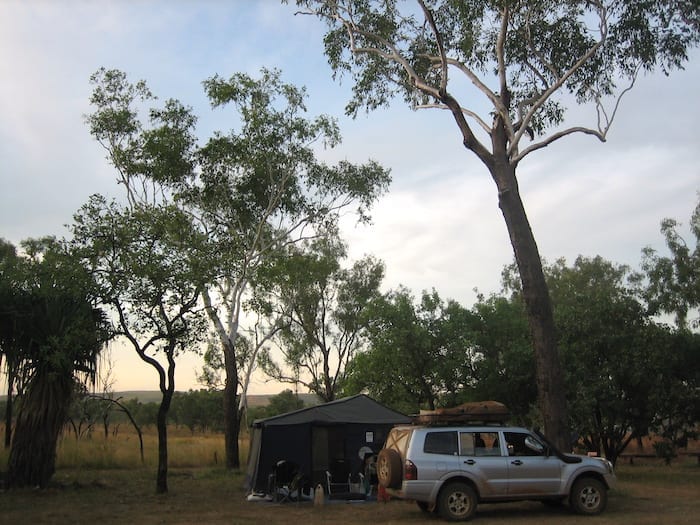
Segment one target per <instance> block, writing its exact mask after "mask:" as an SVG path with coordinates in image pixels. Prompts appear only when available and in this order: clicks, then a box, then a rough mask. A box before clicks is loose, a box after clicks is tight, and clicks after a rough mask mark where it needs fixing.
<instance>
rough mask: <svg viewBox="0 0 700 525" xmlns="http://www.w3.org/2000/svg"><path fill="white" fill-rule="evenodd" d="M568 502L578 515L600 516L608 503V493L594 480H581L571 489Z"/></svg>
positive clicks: (603, 486) (602, 485) (601, 484)
mask: <svg viewBox="0 0 700 525" xmlns="http://www.w3.org/2000/svg"><path fill="white" fill-rule="evenodd" d="M569 502H570V504H571V507H572V508H573V509H574V510H575V511H576V512H578V513H579V514H588V515H593V514H600V513H601V512H603V509H604V508H605V505H606V504H607V503H608V491H607V488H606V487H605V485H604V484H603V483H601V482H600V481H598V480H597V479H595V478H588V477H587V478H581V479H579V480H577V481H576V482H575V483H574V486H573V487H572V488H571V496H570V498H569Z"/></svg>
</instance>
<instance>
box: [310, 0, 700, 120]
mask: <svg viewBox="0 0 700 525" xmlns="http://www.w3.org/2000/svg"><path fill="white" fill-rule="evenodd" d="M296 4H297V5H298V6H300V7H301V8H302V9H303V10H304V11H303V12H306V13H310V14H314V15H316V16H318V17H319V18H320V19H322V20H324V21H325V22H326V23H327V26H328V31H327V33H326V35H325V38H324V46H325V52H326V55H327V56H328V60H329V63H330V65H331V67H332V68H333V70H334V72H335V74H344V73H350V74H352V77H353V98H352V100H351V101H350V102H349V104H348V106H347V108H346V109H347V112H348V113H349V114H356V113H357V111H358V110H359V109H360V108H362V107H365V108H367V110H373V109H376V108H377V107H380V106H384V105H387V104H389V103H390V102H391V100H392V99H393V98H394V97H395V96H397V95H399V96H402V97H403V98H404V100H405V101H406V102H407V103H408V104H409V105H411V106H414V107H415V106H419V105H426V104H429V103H432V102H437V103H445V102H446V100H445V98H444V95H445V93H446V90H447V89H449V86H451V85H453V84H454V79H455V78H458V77H460V76H462V75H464V76H465V77H466V78H467V79H468V80H469V81H470V84H472V85H473V86H474V87H475V88H476V89H477V90H479V91H481V94H482V95H484V96H485V99H486V101H487V102H488V104H489V105H490V106H492V107H493V108H494V109H495V111H496V112H497V114H499V115H501V117H502V118H503V120H504V121H507V122H510V123H515V122H516V121H523V124H524V125H526V126H528V127H530V128H531V129H534V130H536V131H537V132H539V133H543V132H544V131H545V130H546V129H547V128H549V127H551V126H556V125H558V124H561V123H562V121H563V118H564V110H565V107H564V105H563V104H562V102H561V100H560V99H558V98H556V97H557V95H556V94H557V92H560V91H568V92H570V93H572V94H574V95H576V97H577V99H578V101H579V102H580V103H585V102H593V103H595V104H596V105H599V107H602V106H600V104H602V103H603V101H602V97H605V96H610V95H614V96H618V95H619V94H621V93H622V92H623V89H624V88H621V87H618V83H619V82H620V81H623V82H624V81H627V80H631V79H634V78H635V77H636V76H637V74H638V73H639V71H640V69H643V70H648V71H650V70H652V69H655V68H660V69H661V70H662V71H663V72H665V73H668V72H670V71H671V70H673V69H678V68H682V67H683V63H684V62H685V61H686V60H687V59H688V50H689V49H690V48H692V47H694V46H696V45H697V44H698V41H699V38H700V18H699V16H698V10H697V5H695V3H694V2H675V1H670V0H657V1H645V2H636V1H635V2H617V1H614V0H608V1H603V2H589V1H585V0H581V1H568V0H567V1H556V2H552V1H542V0H531V1H526V2H507V3H504V2H492V1H485V0H482V1H469V2H464V1H461V0H459V1H455V0H436V1H431V2H417V3H416V4H415V5H411V3H409V2H397V1H396V0H391V1H373V2H372V1H370V2H355V1H352V0H342V1H336V0H333V1H330V0H297V1H296ZM448 75H450V76H449V77H448ZM450 81H451V82H450ZM492 86H499V91H496V90H494V91H491V90H492V89H494V88H493V87H492ZM504 88H505V89H504ZM474 100H476V99H475V98H471V107H469V110H471V111H477V110H479V109H480V107H479V106H480V105H479V104H478V103H475V102H474ZM608 116H610V115H608ZM475 119H476V120H477V121H478V118H476V117H475ZM489 120H490V119H487V118H486V116H485V115H483V120H482V121H481V122H483V123H484V124H485V125H486V126H488V125H489V124H486V123H487V122H489ZM607 124H608V123H606V126H607ZM512 131H517V129H516V130H511V131H510V132H512Z"/></svg>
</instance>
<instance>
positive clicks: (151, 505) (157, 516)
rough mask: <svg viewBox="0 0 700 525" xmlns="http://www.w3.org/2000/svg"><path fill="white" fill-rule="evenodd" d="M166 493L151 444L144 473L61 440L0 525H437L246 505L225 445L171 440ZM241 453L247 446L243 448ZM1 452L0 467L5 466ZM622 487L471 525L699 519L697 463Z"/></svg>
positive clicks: (385, 510)
mask: <svg viewBox="0 0 700 525" xmlns="http://www.w3.org/2000/svg"><path fill="white" fill-rule="evenodd" d="M170 434H171V437H170V447H169V448H170V471H169V492H168V494H165V495H156V494H155V439H154V438H153V437H152V436H147V439H146V447H145V448H146V451H145V455H146V464H145V465H141V463H140V460H139V458H138V440H136V439H135V436H133V435H129V434H128V433H120V435H118V436H117V437H116V438H114V437H111V438H110V439H108V440H106V441H105V440H104V439H103V438H100V437H97V436H95V437H93V439H91V440H83V441H81V442H76V441H75V439H74V438H70V437H68V436H66V437H64V438H63V439H62V441H61V444H60V447H59V459H58V463H59V465H58V471H57V472H56V475H55V477H54V483H53V484H52V487H51V488H49V489H47V490H43V491H40V490H33V489H22V490H11V491H5V492H0V523H2V524H5V523H6V524H19V523H32V524H62V523H66V524H68V523H70V524H80V523H86V524H90V525H94V524H96V523H99V524H100V525H103V524H123V523H127V524H144V525H151V524H161V523H163V524H165V523H167V524H189V523H196V524H198V525H205V524H219V523H221V524H223V523H226V524H238V523H242V524H243V523H251V524H253V523H265V524H266V525H271V524H277V523H279V524H287V523H295V522H296V523H299V524H305V525H306V524H321V523H342V524H350V525H352V524H357V525H360V524H362V525H367V523H371V522H374V523H396V524H399V523H401V524H403V523H435V524H438V523H442V520H440V519H438V518H436V517H434V516H432V515H425V514H423V513H421V512H420V511H419V510H418V508H417V506H416V505H415V504H410V503H405V502H402V501H391V502H389V503H386V504H385V503H334V504H327V505H325V506H323V507H313V506H312V505H311V504H309V503H302V504H296V503H291V504H290V503H286V504H274V503H265V502H263V503H250V502H247V501H246V500H245V495H246V494H245V491H244V489H243V481H244V474H243V473H240V472H228V471H226V470H225V469H224V468H223V467H222V465H221V463H222V458H223V437H222V436H220V435H211V436H201V435H196V436H194V437H193V436H189V435H188V434H187V433H184V432H171V433H170ZM244 448H245V447H244ZM6 454H7V453H6V452H0V461H1V462H2V463H0V465H5V464H6ZM618 479H619V486H618V488H617V490H615V491H613V492H611V494H610V501H609V504H608V509H607V511H606V512H605V513H603V514H602V515H601V516H597V517H593V518H586V517H578V516H574V515H573V514H571V513H570V512H569V510H568V507H566V506H564V507H561V508H558V509H552V508H548V507H545V506H543V505H541V504H539V503H535V502H528V503H518V504H502V505H481V506H480V507H479V511H478V513H477V515H476V518H475V519H476V522H477V523H479V524H483V525H488V524H506V523H514V522H516V523H519V524H531V525H534V524H543V523H544V524H559V523H567V524H579V523H580V524H583V523H586V524H590V525H594V524H617V525H620V524H630V525H632V524H634V525H640V524H641V525H644V524H649V525H651V524H660V523H663V524H686V523H687V524H691V523H693V524H694V523H696V522H697V519H698V518H697V517H698V516H700V498H698V495H700V467H699V466H698V464H697V462H696V461H695V460H694V459H690V460H677V461H676V462H675V463H674V464H672V465H671V466H666V465H664V464H663V463H662V462H660V461H657V460H646V461H645V462H642V461H638V462H636V464H635V465H619V468H618Z"/></svg>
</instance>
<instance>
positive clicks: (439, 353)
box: [344, 288, 474, 413]
mask: <svg viewBox="0 0 700 525" xmlns="http://www.w3.org/2000/svg"><path fill="white" fill-rule="evenodd" d="M366 317H367V319H368V322H369V324H368V338H369V349H368V350H367V351H365V352H362V353H361V354H359V355H358V356H357V357H356V358H355V359H354V360H353V361H352V363H351V365H350V367H349V371H348V379H347V381H346V383H345V385H344V393H345V394H355V393H358V392H363V391H366V392H367V393H368V394H369V395H370V396H371V397H373V398H375V399H377V400H378V401H380V402H382V403H385V404H387V405H389V406H391V407H393V408H395V409H397V410H401V411H404V412H406V413H415V412H417V411H418V409H419V408H435V407H436V406H437V405H447V406H449V405H453V404H455V402H457V401H458V400H460V399H461V397H460V396H462V395H463V394H464V390H465V388H466V387H467V386H468V385H470V384H471V382H472V380H473V371H472V359H473V358H474V349H473V342H472V339H471V337H472V332H471V323H472V322H473V320H472V317H471V315H470V313H469V312H468V311H467V310H465V309H464V308H462V307H461V306H459V304H457V303H456V302H454V301H448V302H447V303H445V302H444V301H443V300H441V299H440V297H439V296H438V294H437V292H435V291H432V292H431V293H428V292H423V295H422V296H421V299H420V302H418V303H417V304H415V300H414V298H413V297H412V295H411V294H410V292H409V291H408V290H407V289H405V288H400V289H399V290H396V291H392V292H389V293H387V294H386V295H384V296H382V297H380V298H377V299H375V300H374V301H373V302H372V304H371V306H370V307H369V308H368V310H367V312H366Z"/></svg>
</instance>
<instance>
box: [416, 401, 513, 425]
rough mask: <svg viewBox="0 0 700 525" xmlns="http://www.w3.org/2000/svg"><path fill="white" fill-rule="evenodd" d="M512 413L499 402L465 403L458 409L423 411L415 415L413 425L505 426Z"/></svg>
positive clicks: (457, 407)
mask: <svg viewBox="0 0 700 525" xmlns="http://www.w3.org/2000/svg"><path fill="white" fill-rule="evenodd" d="M509 417H510V411H509V410H508V407H506V406H505V405H504V404H503V403H499V402H498V401H477V402H472V403H463V404H461V405H458V406H456V407H450V408H437V409H435V410H421V411H420V414H417V415H413V416H412V417H411V418H412V423H413V424H417V425H451V424H455V423H456V424H460V423H469V424H477V423H483V424H488V425H494V424H497V425H503V424H505V423H506V422H507V421H508V418H509Z"/></svg>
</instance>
